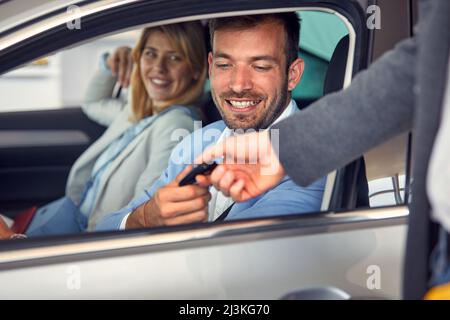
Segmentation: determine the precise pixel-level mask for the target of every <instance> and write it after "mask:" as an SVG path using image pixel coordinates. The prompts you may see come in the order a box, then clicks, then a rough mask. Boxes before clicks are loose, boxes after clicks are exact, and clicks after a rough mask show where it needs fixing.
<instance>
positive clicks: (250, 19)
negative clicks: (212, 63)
mask: <svg viewBox="0 0 450 320" xmlns="http://www.w3.org/2000/svg"><path fill="white" fill-rule="evenodd" d="M266 22H277V23H279V24H281V25H282V26H283V28H284V32H285V36H286V37H285V39H286V41H285V43H286V47H285V53H286V57H287V59H286V62H287V67H288V68H289V66H290V64H291V63H292V62H294V60H295V59H297V56H298V46H299V40H300V18H299V17H298V16H297V14H296V13H295V12H283V13H269V14H256V15H247V16H236V17H226V18H216V19H211V20H209V36H210V39H211V49H212V48H213V42H214V32H216V31H217V30H221V29H247V28H252V27H256V26H257V25H258V24H261V23H266ZM262 41H264V40H263V39H262Z"/></svg>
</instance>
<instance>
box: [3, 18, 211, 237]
mask: <svg viewBox="0 0 450 320" xmlns="http://www.w3.org/2000/svg"><path fill="white" fill-rule="evenodd" d="M204 39H205V38H204V34H203V27H202V25H201V23H200V22H185V23H181V24H172V25H164V26H159V27H155V28H146V29H144V30H143V31H142V33H141V36H140V38H139V40H138V42H137V44H136V46H135V47H134V49H132V50H131V48H127V47H121V48H118V49H117V50H116V51H115V52H114V54H113V55H111V56H109V55H108V54H105V55H103V57H102V61H101V62H100V70H99V72H97V74H96V75H95V76H94V77H93V79H92V80H91V82H90V84H89V89H88V91H87V94H86V103H85V104H84V106H83V110H84V111H85V113H86V114H87V115H88V117H90V118H91V119H93V120H94V121H97V122H99V123H100V124H103V125H106V126H108V129H107V130H106V131H105V133H104V134H103V135H102V136H101V137H100V138H99V139H98V140H97V141H96V142H95V143H93V144H92V145H91V146H90V147H89V148H88V149H87V150H86V151H85V152H84V153H83V154H82V155H81V156H80V157H79V158H78V160H77V161H76V162H75V164H74V165H73V167H72V169H71V172H70V175H69V178H68V182H67V186H66V196H65V197H63V198H61V199H58V200H56V201H54V202H52V203H50V204H48V205H46V206H44V207H42V208H40V209H39V210H38V211H37V212H36V214H35V216H34V218H33V220H32V222H31V224H30V226H29V227H28V229H27V231H26V234H27V235H28V236H34V235H50V234H67V233H77V232H82V231H85V230H86V229H87V230H90V229H92V228H93V227H94V226H95V224H96V222H97V221H98V220H99V219H101V218H102V217H103V215H105V214H107V213H110V212H113V211H115V210H118V209H120V208H122V207H123V206H125V205H126V204H127V203H128V202H129V201H130V200H132V199H133V198H134V197H136V196H137V195H139V193H142V192H143V191H144V188H145V187H148V186H151V185H152V184H153V181H155V180H156V179H157V178H158V177H159V176H160V175H161V173H162V171H163V170H164V168H165V167H166V166H167V161H168V158H169V156H170V152H171V150H172V148H173V147H174V146H175V145H176V144H177V143H178V141H179V139H178V138H179V134H176V133H177V132H178V133H179V132H185V133H186V134H187V133H190V132H192V131H193V129H194V120H197V119H200V118H199V116H200V114H199V112H198V111H197V109H196V108H195V107H193V106H192V105H193V104H194V103H195V102H196V101H198V99H199V98H200V97H201V95H202V93H203V87H204V82H205V79H206V70H207V66H206V61H207V60H206V48H205V43H204ZM116 82H118V83H120V84H121V85H122V87H127V86H128V84H131V86H130V89H129V94H128V97H129V98H128V102H127V101H124V100H121V99H114V98H111V95H112V91H113V88H114V86H115V84H116ZM177 129H178V131H175V130H177ZM180 129H181V130H183V131H179V130H180ZM173 134H175V135H173ZM0 219H1V218H0ZM10 234H11V232H10V231H8V229H5V225H4V224H0V238H1V237H3V238H5V237H9V236H10Z"/></svg>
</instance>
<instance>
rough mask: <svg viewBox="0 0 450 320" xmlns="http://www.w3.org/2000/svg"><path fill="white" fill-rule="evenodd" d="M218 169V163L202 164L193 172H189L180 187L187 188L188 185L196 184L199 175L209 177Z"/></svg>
mask: <svg viewBox="0 0 450 320" xmlns="http://www.w3.org/2000/svg"><path fill="white" fill-rule="evenodd" d="M215 167H217V163H215V162H213V163H211V164H207V163H202V164H199V165H198V166H196V167H194V168H193V169H192V170H191V172H189V173H188V174H187V175H186V176H185V177H184V178H183V179H181V181H180V182H179V183H178V185H179V186H180V187H183V186H187V185H188V184H194V183H195V177H196V176H197V175H198V174H203V175H208V174H210V173H211V172H212V171H213V170H214V168H215Z"/></svg>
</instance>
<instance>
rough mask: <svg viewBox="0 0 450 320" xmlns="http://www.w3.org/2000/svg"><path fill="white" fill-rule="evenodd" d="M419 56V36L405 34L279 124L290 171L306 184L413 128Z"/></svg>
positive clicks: (281, 154) (283, 158)
mask: <svg viewBox="0 0 450 320" xmlns="http://www.w3.org/2000/svg"><path fill="white" fill-rule="evenodd" d="M415 57H416V43H415V39H414V38H410V39H407V40H404V41H402V42H401V43H399V44H398V45H397V46H396V47H395V48H394V49H393V50H391V51H389V52H387V53H385V54H384V55H383V56H382V57H380V58H379V59H378V60H377V61H376V62H374V63H373V64H372V65H371V66H370V67H369V68H368V69H367V70H364V71H362V72H360V73H359V74H357V75H356V76H355V78H354V79H353V81H352V83H351V85H350V86H349V87H348V88H347V89H345V90H342V91H340V92H337V93H333V94H330V95H327V96H325V97H323V98H322V99H320V100H318V101H316V102H315V103H313V104H311V105H310V106H309V107H308V108H307V109H306V110H304V111H302V112H299V113H298V114H297V115H295V116H292V117H290V118H288V119H286V120H284V121H281V122H279V123H278V124H276V125H274V126H273V127H272V128H274V129H279V137H280V139H279V140H280V141H279V150H278V152H279V158H280V161H281V163H282V165H283V167H284V168H285V170H286V173H287V174H288V175H289V176H290V177H291V178H292V179H293V180H294V181H295V182H296V183H298V184H299V185H302V186H306V185H308V184H310V183H312V182H313V181H315V180H317V179H318V178H320V177H323V176H325V175H326V174H328V173H329V172H331V171H333V170H335V169H337V168H339V167H341V166H343V165H345V164H347V163H348V162H350V161H352V160H354V159H355V158H357V157H358V156H360V155H361V154H362V153H364V152H365V151H368V150H369V149H371V148H372V147H375V146H376V145H378V144H380V143H381V142H383V141H385V140H387V139H388V138H390V137H393V136H395V135H397V134H400V133H402V132H405V131H407V130H408V129H410V128H411V125H412V118H413V111H414V110H413V104H414V98H413V88H414V77H415V72H414V70H415V69H416V68H415V63H416V60H415ZM275 148H276V147H275Z"/></svg>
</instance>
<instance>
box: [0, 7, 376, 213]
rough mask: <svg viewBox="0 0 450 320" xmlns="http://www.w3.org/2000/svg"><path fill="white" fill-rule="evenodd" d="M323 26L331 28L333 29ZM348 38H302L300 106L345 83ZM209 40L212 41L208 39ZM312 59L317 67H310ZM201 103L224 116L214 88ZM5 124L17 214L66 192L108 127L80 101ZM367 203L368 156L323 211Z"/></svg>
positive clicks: (5, 172)
mask: <svg viewBox="0 0 450 320" xmlns="http://www.w3.org/2000/svg"><path fill="white" fill-rule="evenodd" d="M309 13H311V17H309V16H308V14H309ZM299 14H300V16H301V18H302V20H303V23H306V25H307V22H308V21H310V20H311V19H313V18H314V15H316V16H317V15H319V16H329V17H332V18H333V19H338V18H336V16H335V15H332V14H329V13H326V12H315V11H313V10H309V11H304V12H303V11H302V12H299ZM341 23H342V22H341ZM303 28H305V29H307V27H305V26H302V29H303ZM344 28H345V27H344ZM302 32H303V33H304V31H303V30H302ZM321 32H322V33H324V32H328V33H330V30H322V31H321ZM303 33H302V36H301V39H303V36H304V34H303ZM206 34H207V33H206ZM305 37H306V36H305ZM349 38H350V35H349V34H348V31H345V32H344V33H343V32H342V31H341V32H340V33H339V32H336V35H335V39H334V41H335V42H334V43H335V44H334V45H333V46H332V48H331V50H330V49H329V48H328V53H327V54H326V55H325V57H324V55H323V54H320V49H318V48H314V45H312V46H310V47H309V48H308V47H307V46H303V45H302V41H303V40H301V41H300V47H299V51H300V56H301V57H302V58H303V59H305V61H306V65H307V67H306V71H305V75H304V77H303V78H304V79H303V80H302V82H301V84H300V85H299V86H298V87H297V88H296V90H295V91H294V92H293V98H294V99H295V101H296V102H297V104H298V106H299V108H300V109H305V108H308V107H309V105H310V104H311V103H312V102H314V101H315V100H317V99H318V98H320V97H321V96H322V95H324V94H328V93H331V92H335V91H338V90H340V89H342V87H343V86H344V78H345V74H346V70H347V64H348V63H349V59H348V54H349V52H351V49H352V48H350V40H349ZM205 41H206V43H207V46H208V47H209V39H205ZM328 45H329V44H328ZM311 47H312V48H313V49H311ZM315 51H316V52H315ZM317 52H319V53H317ZM308 65H310V66H312V67H311V68H308ZM13 72H14V71H13ZM308 85H309V87H308ZM305 87H306V88H305ZM206 88H207V89H208V85H207V86H206ZM305 92H306V93H307V94H305ZM23 94H26V92H23ZM1 107H3V106H0V108H1ZM202 109H203V110H204V113H205V115H206V121H205V122H206V124H208V123H211V122H214V121H216V120H218V119H220V114H219V113H218V111H217V109H216V107H215V105H214V103H213V101H212V98H211V97H210V95H209V92H207V94H206V99H204V100H203V101H202ZM0 128H1V134H2V135H5V137H6V135H9V136H14V139H12V140H11V139H1V140H0V181H7V182H8V183H3V184H0V213H2V214H4V215H6V216H8V217H10V218H12V219H14V217H15V216H16V215H18V214H19V213H21V212H23V210H26V209H28V208H30V207H32V206H41V205H43V204H45V203H48V202H50V201H52V200H54V199H57V198H58V197H61V196H63V195H64V191H65V183H66V179H67V176H68V173H69V171H70V168H71V165H72V164H73V162H74V161H75V160H76V159H77V157H78V156H79V155H80V154H81V153H82V152H83V151H84V150H85V149H86V148H87V147H88V146H89V145H90V144H91V143H92V142H94V141H95V140H96V139H97V138H98V137H99V136H100V135H101V134H102V133H103V132H104V130H105V127H103V126H101V125H99V124H98V123H96V122H93V121H92V120H90V119H89V118H88V117H87V116H86V115H85V114H84V113H83V112H82V111H81V109H80V107H79V106H77V105H72V106H64V107H63V108H58V109H52V110H36V111H34V110H30V111H13V112H2V110H1V109H0ZM7 140H8V141H7ZM44 185H45V186H44ZM368 206H369V189H368V180H367V176H366V165H365V160H364V158H363V157H361V158H359V159H357V160H355V161H353V162H352V163H350V164H348V165H346V166H345V167H343V168H340V169H339V170H337V171H335V172H332V173H330V174H329V175H328V177H327V186H326V191H325V195H324V199H323V201H322V207H321V208H322V211H331V212H334V211H341V210H352V209H355V208H362V207H368Z"/></svg>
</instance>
